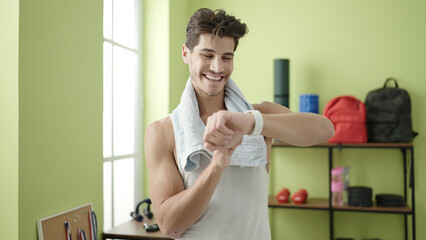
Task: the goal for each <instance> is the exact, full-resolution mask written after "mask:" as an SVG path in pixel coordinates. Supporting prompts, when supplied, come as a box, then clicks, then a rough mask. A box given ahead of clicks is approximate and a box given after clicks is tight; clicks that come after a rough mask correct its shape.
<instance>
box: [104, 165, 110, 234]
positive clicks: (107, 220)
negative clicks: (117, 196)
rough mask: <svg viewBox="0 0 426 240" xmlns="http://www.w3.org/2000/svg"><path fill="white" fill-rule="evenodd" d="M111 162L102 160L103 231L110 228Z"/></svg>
mask: <svg viewBox="0 0 426 240" xmlns="http://www.w3.org/2000/svg"><path fill="white" fill-rule="evenodd" d="M111 165H112V164H111V162H104V231H106V230H108V229H110V228H112V211H111V209H112V179H111V177H112V172H111V170H112V168H111Z"/></svg>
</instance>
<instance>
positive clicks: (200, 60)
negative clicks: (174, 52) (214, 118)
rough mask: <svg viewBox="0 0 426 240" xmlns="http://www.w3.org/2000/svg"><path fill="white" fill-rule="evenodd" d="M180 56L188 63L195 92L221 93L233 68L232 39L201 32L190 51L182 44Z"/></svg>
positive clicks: (211, 94) (215, 94)
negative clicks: (213, 36)
mask: <svg viewBox="0 0 426 240" xmlns="http://www.w3.org/2000/svg"><path fill="white" fill-rule="evenodd" d="M182 58H183V61H184V62H185V63H186V64H188V65H189V73H190V76H191V79H192V84H193V86H194V88H195V91H196V92H197V94H205V95H207V96H217V95H219V94H220V93H223V90H224V86H225V84H226V82H227V81H228V79H229V77H230V76H231V74H232V71H233V70H234V39H233V38H231V37H223V38H221V37H215V38H212V35H211V34H201V35H200V38H199V42H198V45H196V46H195V47H194V49H192V51H190V50H189V49H188V48H187V47H186V46H183V48H182Z"/></svg>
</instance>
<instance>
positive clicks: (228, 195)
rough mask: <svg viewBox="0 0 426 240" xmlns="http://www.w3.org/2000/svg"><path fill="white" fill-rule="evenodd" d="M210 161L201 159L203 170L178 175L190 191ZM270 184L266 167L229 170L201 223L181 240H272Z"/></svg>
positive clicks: (180, 169) (222, 178) (225, 173)
mask: <svg viewBox="0 0 426 240" xmlns="http://www.w3.org/2000/svg"><path fill="white" fill-rule="evenodd" d="M209 163H210V160H209V159H208V158H206V157H204V156H203V157H202V159H201V160H200V168H198V169H197V170H195V171H192V172H185V171H184V170H183V169H182V167H181V166H182V165H183V164H178V166H179V171H180V174H181V176H182V179H183V181H184V184H185V188H189V187H190V186H192V184H194V182H195V181H196V179H197V178H198V176H199V175H200V174H201V172H202V171H203V170H204V169H205V168H206V167H207V165H208V164H209ZM268 180H269V175H268V173H267V172H266V169H265V167H240V166H229V167H228V168H227V169H226V170H225V171H224V173H223V175H222V177H221V179H220V181H219V184H218V186H217V187H216V190H215V192H214V194H213V197H212V199H211V201H210V203H209V204H208V206H207V209H206V210H205V212H204V214H203V215H202V216H201V217H200V219H199V220H198V221H197V222H196V223H195V224H194V225H193V226H191V227H190V228H188V229H187V230H186V232H185V233H184V234H183V235H182V237H181V238H179V239H180V240H216V239H218V240H219V239H225V240H233V239H238V240H239V239H244V240H269V239H271V232H270V227H269V218H268Z"/></svg>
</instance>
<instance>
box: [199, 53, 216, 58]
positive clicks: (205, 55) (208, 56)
mask: <svg viewBox="0 0 426 240" xmlns="http://www.w3.org/2000/svg"><path fill="white" fill-rule="evenodd" d="M201 55H202V56H203V57H205V58H212V57H213V56H212V55H207V54H201Z"/></svg>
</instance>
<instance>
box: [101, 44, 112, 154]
mask: <svg viewBox="0 0 426 240" xmlns="http://www.w3.org/2000/svg"><path fill="white" fill-rule="evenodd" d="M103 117H104V124H103V133H104V134H103V135H104V157H111V155H112V146H111V145H112V46H111V44H109V43H107V42H104V111H103Z"/></svg>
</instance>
